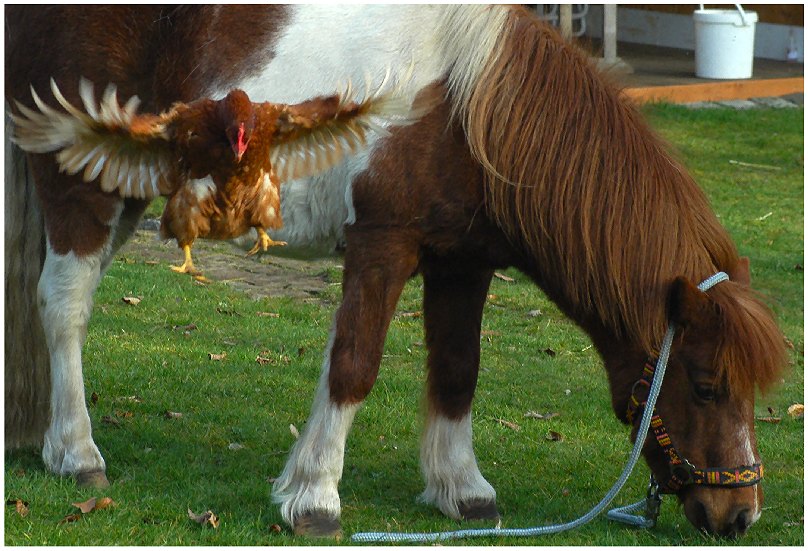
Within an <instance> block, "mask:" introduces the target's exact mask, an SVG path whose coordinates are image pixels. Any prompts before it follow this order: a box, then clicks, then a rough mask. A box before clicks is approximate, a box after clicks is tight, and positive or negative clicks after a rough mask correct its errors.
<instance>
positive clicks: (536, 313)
mask: <svg viewBox="0 0 808 551" xmlns="http://www.w3.org/2000/svg"><path fill="white" fill-rule="evenodd" d="M539 316H541V310H531V311H530V312H528V313H527V317H529V318H537V317H539Z"/></svg>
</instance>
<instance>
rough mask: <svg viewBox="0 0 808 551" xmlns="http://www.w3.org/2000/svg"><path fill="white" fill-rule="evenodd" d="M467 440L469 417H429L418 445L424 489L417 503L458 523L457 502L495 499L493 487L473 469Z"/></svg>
mask: <svg viewBox="0 0 808 551" xmlns="http://www.w3.org/2000/svg"><path fill="white" fill-rule="evenodd" d="M471 438H472V437H471V413H469V414H467V415H466V416H465V417H463V418H462V419H460V420H459V421H452V420H449V419H447V418H445V417H443V416H440V415H438V414H436V413H434V412H430V413H429V415H428V417H427V426H426V432H425V433H424V437H423V440H422V442H421V470H422V472H423V475H424V479H425V480H426V489H425V490H424V493H423V494H421V497H420V499H421V501H423V502H425V503H430V504H432V505H434V506H436V507H437V508H438V509H440V510H441V512H443V514H444V515H446V516H448V517H451V518H455V519H461V515H460V511H459V510H458V503H459V502H461V501H469V500H472V499H481V500H490V501H495V500H496V497H497V492H496V491H495V490H494V487H493V486H491V484H489V483H488V481H487V480H486V479H485V478H483V475H482V474H481V473H480V469H479V468H478V467H477V460H476V458H475V457H474V449H473V447H472V443H471Z"/></svg>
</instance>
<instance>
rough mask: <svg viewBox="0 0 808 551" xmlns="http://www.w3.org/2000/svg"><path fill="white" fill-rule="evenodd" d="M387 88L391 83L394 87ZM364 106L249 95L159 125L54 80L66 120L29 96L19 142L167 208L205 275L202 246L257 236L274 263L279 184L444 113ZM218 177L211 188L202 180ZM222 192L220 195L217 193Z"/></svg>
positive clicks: (170, 233)
mask: <svg viewBox="0 0 808 551" xmlns="http://www.w3.org/2000/svg"><path fill="white" fill-rule="evenodd" d="M386 80H387V79H385V82H386ZM383 87H384V83H383V84H382V86H380V87H379V89H378V90H377V91H376V93H374V94H366V99H365V100H364V101H362V102H360V103H354V102H349V101H348V100H347V96H348V95H349V93H350V85H349V86H348V90H346V91H345V92H344V93H343V94H335V95H331V96H321V97H317V98H314V99H310V100H308V101H305V102H303V103H299V104H296V105H286V104H276V103H270V102H265V103H254V102H252V101H250V98H249V97H248V96H247V94H246V93H245V92H244V91H242V90H233V91H231V92H230V93H228V94H227V95H226V96H225V97H224V98H222V99H220V100H212V99H209V98H203V99H199V100H196V101H194V102H191V103H176V104H174V105H173V106H172V107H171V108H170V109H169V110H168V111H166V112H163V113H161V114H157V115H155V114H138V113H137V107H138V105H139V100H138V98H137V96H133V97H132V98H130V99H129V101H127V102H126V104H125V105H124V106H121V105H120V104H119V103H118V100H117V94H116V89H115V86H114V85H109V86H108V87H107V89H106V91H105V92H104V95H103V97H102V100H101V102H100V104H98V105H97V104H96V101H95V97H94V89H93V85H92V84H91V83H90V82H89V81H87V80H85V79H81V81H80V83H79V96H80V98H81V100H82V102H83V104H84V108H85V111H86V112H82V111H81V110H79V109H77V108H76V107H75V106H73V105H72V104H71V103H70V102H68V101H67V100H66V99H65V97H64V96H63V95H62V93H61V91H60V90H59V88H58V86H57V85H56V83H55V82H54V81H53V80H51V92H52V93H53V96H54V98H55V99H56V101H57V102H58V103H59V104H60V105H61V106H62V107H63V108H64V110H65V111H66V112H62V111H58V110H55V109H53V108H51V107H49V106H48V105H46V104H45V103H44V102H43V101H42V100H41V99H40V97H39V96H38V95H37V94H36V92H35V91H34V89H33V88H32V89H31V93H32V96H33V99H34V102H35V104H36V106H37V107H38V108H39V111H40V112H39V113H37V112H36V111H34V110H32V109H30V108H27V107H26V106H24V105H22V104H20V103H19V102H16V105H17V109H18V110H19V112H20V115H17V114H11V117H12V120H13V121H14V123H15V125H16V131H15V137H14V141H15V142H16V143H17V144H18V145H19V146H20V147H21V148H22V149H23V150H25V151H29V152H32V153H47V152H53V151H58V153H57V155H56V160H57V162H58V164H59V167H60V170H62V171H66V172H67V173H68V174H77V173H78V172H80V171H82V170H83V171H84V172H83V179H84V180H85V181H86V182H90V181H93V180H96V179H98V180H99V183H100V187H101V189H102V190H103V191H105V192H115V191H117V192H118V193H119V194H120V195H121V196H122V197H132V198H137V199H151V198H154V197H157V196H160V195H163V196H168V197H169V199H168V201H167V203H166V207H165V210H164V212H163V217H162V223H161V228H160V233H161V235H162V237H164V238H166V239H170V238H175V239H176V240H177V244H178V246H179V247H180V248H181V249H182V250H183V252H184V254H185V262H184V263H183V264H182V265H181V266H172V269H174V270H175V271H178V272H184V273H191V274H196V273H198V271H197V270H196V268H195V267H194V264H193V260H192V257H191V246H192V244H193V242H194V240H195V239H196V238H197V237H202V238H210V239H231V238H235V237H238V236H240V235H243V234H244V233H246V232H247V231H249V230H250V229H251V228H255V229H256V232H257V234H258V238H257V240H256V243H255V246H254V247H253V248H252V249H251V250H250V251H249V252H248V254H255V253H257V252H258V251H260V250H263V251H266V250H267V249H268V248H269V247H270V246H273V245H284V244H285V243H283V242H279V241H273V240H272V239H271V238H270V237H269V235H268V234H267V233H266V229H277V228H280V227H281V225H282V220H281V214H280V183H281V181H282V180H285V179H293V178H301V177H304V176H310V175H314V174H316V173H318V172H321V171H323V170H325V169H327V168H329V167H331V166H333V165H335V164H336V163H338V162H339V161H340V160H341V159H342V158H343V157H344V156H345V155H346V154H349V153H352V152H354V151H356V150H357V149H358V148H359V147H361V146H362V145H363V144H364V143H365V141H366V140H367V138H368V135H369V134H370V133H376V134H380V135H384V134H386V133H387V130H386V129H385V128H384V126H383V123H388V124H408V123H410V122H413V121H414V120H417V118H419V117H420V116H421V115H423V114H424V113H425V112H426V111H428V110H429V109H431V107H432V106H433V105H434V104H435V103H436V101H437V99H436V98H431V99H430V98H427V99H423V100H421V101H419V102H418V103H417V104H413V105H410V102H409V101H407V100H405V99H404V97H403V96H399V95H397V94H396V93H394V92H390V93H382V88H383ZM207 176H210V181H208V180H201V179H202V178H205V177H207ZM210 182H212V183H210Z"/></svg>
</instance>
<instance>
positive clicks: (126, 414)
mask: <svg viewBox="0 0 808 551" xmlns="http://www.w3.org/2000/svg"><path fill="white" fill-rule="evenodd" d="M115 416H116V417H120V418H122V419H129V418H130V417H133V416H134V413H132V412H131V411H121V410H119V409H116V410H115Z"/></svg>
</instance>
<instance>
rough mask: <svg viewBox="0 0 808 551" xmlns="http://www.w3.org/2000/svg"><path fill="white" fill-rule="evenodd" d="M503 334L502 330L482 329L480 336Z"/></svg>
mask: <svg viewBox="0 0 808 551" xmlns="http://www.w3.org/2000/svg"><path fill="white" fill-rule="evenodd" d="M501 334H502V332H500V331H488V330H485V331H480V336H483V337H498V336H500V335H501Z"/></svg>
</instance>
